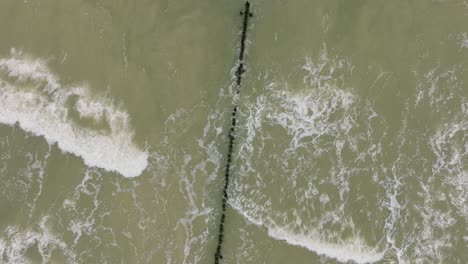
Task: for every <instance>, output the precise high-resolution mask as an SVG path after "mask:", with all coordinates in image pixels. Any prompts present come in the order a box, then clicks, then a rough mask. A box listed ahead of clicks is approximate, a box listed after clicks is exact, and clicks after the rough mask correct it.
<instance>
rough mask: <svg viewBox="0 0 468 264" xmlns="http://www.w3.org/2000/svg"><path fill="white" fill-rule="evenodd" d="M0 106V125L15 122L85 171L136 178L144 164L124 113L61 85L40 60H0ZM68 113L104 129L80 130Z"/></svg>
mask: <svg viewBox="0 0 468 264" xmlns="http://www.w3.org/2000/svg"><path fill="white" fill-rule="evenodd" d="M73 100H75V103H74V105H72V106H70V102H73ZM0 105H1V106H2V110H1V111H0V123H3V124H7V125H14V124H15V123H18V124H19V126H20V127H21V128H22V129H23V130H25V131H27V132H30V133H32V134H34V135H37V136H43V137H44V138H45V139H46V140H47V142H48V143H49V144H53V143H57V145H58V147H59V148H60V149H61V150H62V151H64V152H68V153H72V154H75V155H77V156H80V157H81V158H82V159H83V161H84V163H85V164H86V165H88V166H90V167H99V168H102V169H105V170H108V171H116V172H118V173H120V174H121V175H123V176H125V177H135V176H138V175H140V174H141V173H142V171H143V170H144V169H145V168H146V166H147V164H148V154H147V152H146V151H142V150H140V149H139V148H138V147H137V146H136V145H135V144H134V143H133V142H132V138H133V131H132V129H131V126H130V118H129V116H128V113H127V112H125V111H124V110H121V109H118V108H116V107H115V106H114V105H113V103H112V100H110V99H108V98H105V97H100V98H93V97H91V94H90V92H89V90H88V89H87V88H86V87H85V86H77V87H64V86H61V85H60V82H59V79H58V78H57V77H56V75H55V74H53V73H52V72H51V71H50V69H49V68H48V67H47V65H46V63H45V61H43V60H40V59H29V58H26V57H25V56H23V55H22V54H18V53H17V52H15V51H13V52H12V56H11V57H9V58H0ZM73 113H77V114H78V115H79V119H80V120H85V121H88V123H89V121H90V120H91V123H93V124H100V125H101V126H104V127H106V128H108V129H104V130H105V131H103V130H96V129H91V128H89V127H83V126H81V125H79V124H78V123H77V122H74V121H73V120H72V119H71V117H70V116H71V115H72V114H73ZM103 123H104V125H102V124H103Z"/></svg>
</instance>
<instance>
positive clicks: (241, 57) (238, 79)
mask: <svg viewBox="0 0 468 264" xmlns="http://www.w3.org/2000/svg"><path fill="white" fill-rule="evenodd" d="M241 15H242V16H243V18H244V19H243V24H242V37H241V45H240V51H239V59H238V63H239V64H238V66H237V70H236V84H237V89H236V94H239V92H240V85H241V83H242V74H244V72H245V69H244V63H243V61H244V53H245V41H246V39H247V27H248V24H249V18H250V17H252V13H251V12H250V3H249V2H248V1H247V2H245V7H244V11H242V12H241ZM236 115H237V105H236V104H235V105H234V108H233V110H232V116H231V129H229V132H228V139H229V147H228V152H227V162H226V169H225V172H224V186H223V199H222V204H221V210H222V212H221V219H220V222H219V233H218V246H217V247H216V253H215V255H214V257H215V259H214V263H215V264H219V261H220V260H221V259H222V258H223V256H222V255H221V249H222V245H223V239H224V222H225V221H226V203H227V200H228V193H227V191H228V187H229V176H230V172H231V161H232V150H233V146H234V140H235V135H234V131H235V128H236V122H237V120H236Z"/></svg>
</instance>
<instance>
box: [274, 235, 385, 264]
mask: <svg viewBox="0 0 468 264" xmlns="http://www.w3.org/2000/svg"><path fill="white" fill-rule="evenodd" d="M268 234H269V235H270V236H271V237H272V238H275V239H278V240H283V241H286V242H287V243H288V244H290V245H295V246H300V247H304V248H306V249H308V250H311V251H314V252H315V253H317V254H319V255H324V256H327V257H330V258H334V259H336V260H338V261H341V262H345V263H346V262H349V261H354V262H356V263H374V262H377V261H379V260H381V259H382V258H383V257H384V254H385V252H384V251H383V252H377V251H376V250H375V249H371V248H369V247H368V246H367V245H365V243H364V242H363V241H362V240H360V239H359V238H355V239H352V240H349V241H346V242H344V243H340V244H338V243H329V242H324V241H321V240H320V239H317V238H314V237H313V236H309V235H304V234H294V233H292V232H289V231H288V230H285V229H283V228H269V229H268Z"/></svg>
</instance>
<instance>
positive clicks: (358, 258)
mask: <svg viewBox="0 0 468 264" xmlns="http://www.w3.org/2000/svg"><path fill="white" fill-rule="evenodd" d="M231 206H232V207H233V208H234V209H236V210H237V211H238V212H239V213H240V214H241V215H242V216H244V218H245V219H246V220H247V221H249V222H250V223H252V224H255V225H257V226H264V227H266V228H267V230H268V235H269V236H270V237H272V238H274V239H276V240H281V241H284V242H286V243H288V244H290V245H293V246H300V247H303V248H306V249H308V250H310V251H313V252H315V253H316V254H318V255H322V256H326V257H329V258H333V259H336V260H338V261H340V262H343V263H347V262H349V261H354V262H355V263H358V264H364V263H375V262H377V261H380V260H382V259H383V257H384V255H385V250H384V251H380V252H379V251H378V250H377V248H371V247H369V246H367V245H366V244H365V242H364V241H363V240H362V239H361V238H359V237H358V236H356V235H354V236H353V238H352V239H348V240H346V241H340V243H330V242H327V241H324V239H322V238H321V237H320V235H318V234H314V233H313V232H311V231H308V232H307V233H303V234H301V233H297V232H294V231H291V230H289V228H284V227H281V226H279V225H277V224H274V223H270V222H271V220H268V219H266V221H263V220H262V219H258V218H257V217H253V216H252V215H249V214H247V213H246V212H245V211H243V210H242V209H241V206H240V205H239V204H236V203H231Z"/></svg>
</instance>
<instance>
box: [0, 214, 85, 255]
mask: <svg viewBox="0 0 468 264" xmlns="http://www.w3.org/2000/svg"><path fill="white" fill-rule="evenodd" d="M47 219H48V218H47V217H44V218H42V220H41V221H40V222H39V223H38V224H37V225H36V228H35V230H32V229H30V230H23V229H21V228H20V227H18V226H7V227H6V228H5V229H4V230H3V233H2V234H1V236H0V262H1V263H8V264H10V263H11V264H22V263H24V264H26V263H31V260H30V259H29V258H28V257H27V256H25V253H26V252H27V251H28V250H29V249H32V248H35V249H36V250H37V251H38V253H39V254H40V255H41V258H42V263H50V262H51V261H52V260H51V256H52V253H53V252H54V251H56V250H58V251H60V252H61V253H62V254H63V255H64V256H65V257H66V260H67V263H77V261H76V256H75V254H74V253H73V251H72V250H71V249H70V247H69V246H68V245H67V244H66V243H65V242H64V241H63V240H62V239H61V238H60V237H59V236H57V235H55V234H54V233H53V232H51V231H50V230H49V228H48V227H47ZM3 261H5V262H3Z"/></svg>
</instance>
